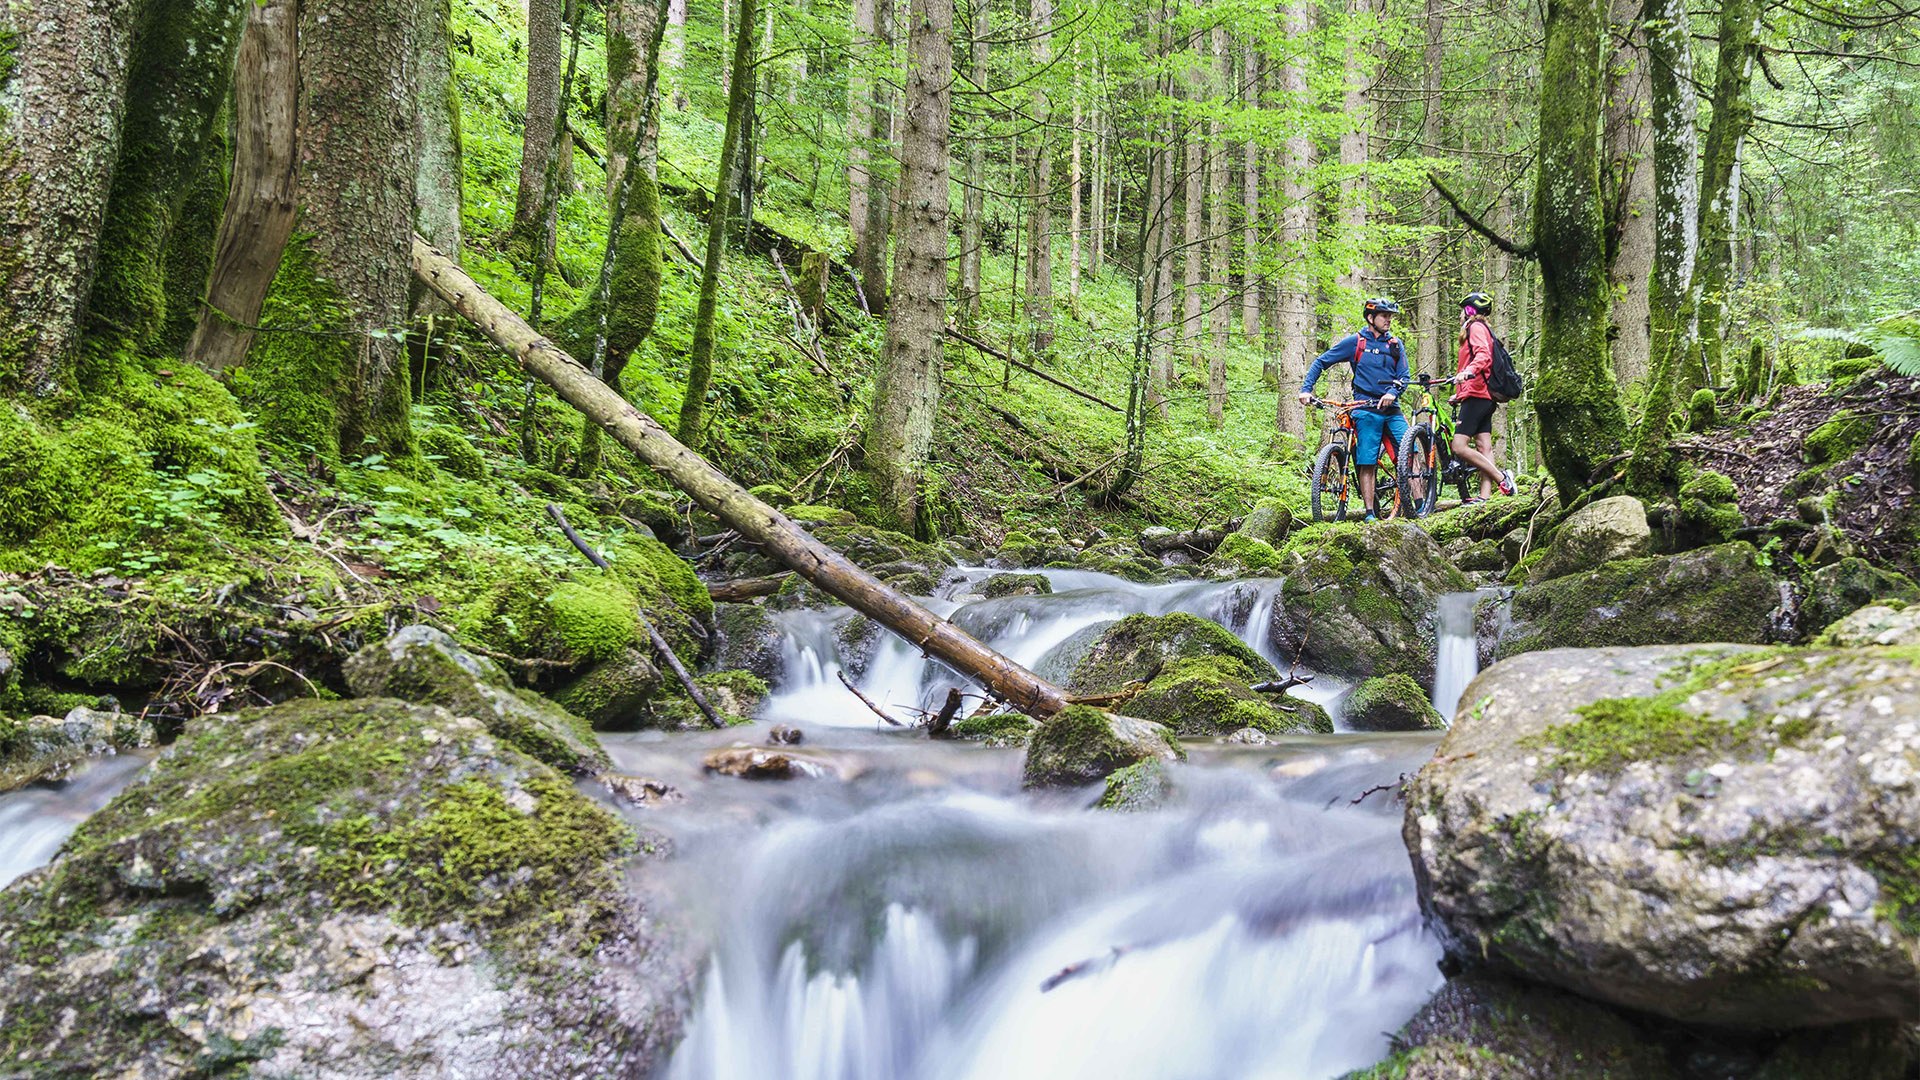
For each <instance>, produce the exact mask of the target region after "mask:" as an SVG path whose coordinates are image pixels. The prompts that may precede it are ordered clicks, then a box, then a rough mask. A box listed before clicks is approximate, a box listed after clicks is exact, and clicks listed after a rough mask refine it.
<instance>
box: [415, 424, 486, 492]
mask: <svg viewBox="0 0 1920 1080" xmlns="http://www.w3.org/2000/svg"><path fill="white" fill-rule="evenodd" d="M420 452H421V453H422V454H424V455H426V458H427V460H429V461H431V462H433V465H434V467H435V468H437V469H439V470H440V471H441V472H444V473H446V474H447V475H448V476H457V477H459V478H460V479H462V480H478V479H480V478H481V477H483V476H485V475H487V459H486V458H485V457H483V456H481V453H480V451H479V450H478V449H476V448H475V447H474V445H473V444H472V443H471V442H468V441H467V436H466V435H465V434H464V433H463V432H461V431H460V430H459V429H457V428H451V427H443V426H434V427H430V428H427V429H426V430H424V431H422V432H420Z"/></svg>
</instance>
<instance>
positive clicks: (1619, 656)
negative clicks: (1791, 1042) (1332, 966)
mask: <svg viewBox="0 0 1920 1080" xmlns="http://www.w3.org/2000/svg"><path fill="white" fill-rule="evenodd" d="M1466 697H1467V698H1468V699H1470V700H1474V701H1477V702H1480V703H1481V704H1480V705H1479V706H1478V707H1476V708H1475V709H1473V710H1471V711H1468V712H1465V713H1462V714H1461V716H1460V717H1459V718H1457V719H1456V720H1455V722H1454V726H1453V728H1452V730H1451V731H1450V732H1449V733H1448V734H1447V736H1446V738H1445V739H1444V740H1442V742H1441V744H1440V746H1439V748H1438V749H1437V751H1436V753H1435V756H1434V758H1433V760H1432V762H1430V763H1429V764H1428V765H1427V766H1426V767H1425V768H1423V769H1422V770H1421V771H1420V773H1419V774H1418V775H1417V776H1416V777H1415V778H1414V780H1413V782H1412V783H1411V784H1409V785H1408V791H1407V819H1406V822H1407V823H1406V838H1407V844H1408V848H1409V850H1411V851H1412V852H1413V854H1414V864H1415V875H1416V878H1417V879H1418V880H1419V882H1420V886H1421V893H1422V902H1423V904H1424V906H1425V907H1426V909H1427V910H1428V912H1429V913H1430V915H1431V916H1432V919H1433V924H1434V926H1435V927H1436V929H1437V930H1438V932H1439V933H1440V934H1441V937H1442V940H1443V941H1444V943H1445V944H1446V946H1447V948H1448V950H1449V952H1451V953H1452V954H1453V955H1454V956H1456V957H1459V958H1462V959H1465V960H1472V961H1476V962H1477V961H1478V960H1480V959H1481V958H1483V957H1484V958H1486V960H1487V961H1488V962H1489V963H1492V964H1494V965H1496V966H1498V967H1500V968H1502V969H1504V970H1508V971H1511V972H1514V973H1517V974H1520V975H1524V976H1526V977H1529V978H1533V979H1537V980H1540V981H1543V982H1547V983H1551V984H1553V985H1556V986H1560V987H1563V988H1565V989H1568V990H1572V991H1574V992H1576V993H1580V994H1583V995H1586V996H1589V997H1593V998H1597V999H1599V1000H1602V1001H1607V1002H1611V1003H1613V1004H1615V1005H1619V1006H1622V1007H1625V1008H1631V1009H1638V1010H1644V1011H1647V1012H1652V1013H1657V1014H1661V1015H1664V1016H1668V1017H1672V1018H1674V1019H1677V1020H1681V1021H1684V1022H1691V1023H1705V1024H1719V1025H1735V1026H1745V1027H1797V1026H1802V1025H1812V1024H1835V1023H1845V1022H1852V1021H1863V1020H1877V1019H1891V1020H1900V1021H1903V1022H1911V1021H1913V1020H1915V1019H1917V1018H1920V870H1917V869H1916V863H1915V860H1914V857H1913V847H1912V844H1913V840H1914V837H1916V836H1920V661H1916V660H1915V659H1914V657H1913V656H1911V655H1909V654H1904V653H1900V652H1895V651H1888V650H1882V649H1800V650H1778V649H1753V648H1743V647H1740V646H1729V645H1720V646H1706V647H1701V646H1658V647H1649V648H1615V649H1588V650H1575V649H1562V650H1555V651H1551V652H1543V653H1530V654H1527V655H1525V656H1521V657H1517V658H1515V659H1512V660H1507V661H1504V662H1502V663H1499V664H1497V665H1495V666H1494V667H1492V668H1490V669H1489V670H1488V671H1486V672H1484V673H1482V675H1481V676H1480V677H1479V678H1478V679H1476V680H1475V681H1474V682H1473V684H1472V685H1471V686H1470V687H1469V688H1468V690H1467V693H1466Z"/></svg>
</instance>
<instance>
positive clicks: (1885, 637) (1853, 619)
mask: <svg viewBox="0 0 1920 1080" xmlns="http://www.w3.org/2000/svg"><path fill="white" fill-rule="evenodd" d="M1818 644H1821V645H1837V646H1862V645H1920V605H1916V606H1914V607H1907V608H1892V607H1887V606H1885V605H1881V604H1870V605H1868V606H1866V607H1863V608H1861V609H1860V610H1858V611H1856V612H1854V613H1853V614H1851V615H1848V616H1847V617H1846V618H1844V619H1841V620H1840V621H1839V622H1837V623H1834V624H1833V625H1832V626H1829V627H1827V629H1826V632H1825V633H1823V634H1821V635H1820V640H1819V642H1818Z"/></svg>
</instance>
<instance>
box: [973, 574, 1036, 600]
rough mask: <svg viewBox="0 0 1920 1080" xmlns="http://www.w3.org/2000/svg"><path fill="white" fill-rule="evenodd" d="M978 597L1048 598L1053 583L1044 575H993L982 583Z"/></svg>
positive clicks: (994, 598)
mask: <svg viewBox="0 0 1920 1080" xmlns="http://www.w3.org/2000/svg"><path fill="white" fill-rule="evenodd" d="M979 591H980V595H981V596H984V597H986V598H987V599H989V600H997V599H999V598H1000V597H1002V596H1049V595H1051V594H1052V593H1053V583H1052V582H1050V581H1048V580H1047V578H1046V575H1044V574H995V575H993V576H992V577H990V578H988V579H987V580H986V581H984V582H982V583H981V585H980V590H979Z"/></svg>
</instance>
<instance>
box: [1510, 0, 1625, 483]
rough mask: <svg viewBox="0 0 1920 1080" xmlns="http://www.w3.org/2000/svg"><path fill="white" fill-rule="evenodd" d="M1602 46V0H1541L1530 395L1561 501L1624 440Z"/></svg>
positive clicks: (1604, 33)
mask: <svg viewBox="0 0 1920 1080" xmlns="http://www.w3.org/2000/svg"><path fill="white" fill-rule="evenodd" d="M1606 41H1607V5H1606V0H1549V3H1548V6H1547V26H1546V55H1545V62H1544V64H1543V65H1542V70H1541V82H1540V86H1541V90H1540V129H1539V130H1540V132H1541V138H1540V159H1539V166H1538V175H1537V177H1536V189H1535V191H1536V194H1535V196H1534V242H1535V244H1536V246H1537V247H1538V250H1539V256H1540V276H1541V284H1542V287H1543V290H1544V292H1545V299H1546V307H1545V310H1544V312H1543V315H1542V326H1541V330H1542V339H1543V340H1542V343H1541V352H1540V377H1539V378H1538V379H1536V380H1534V383H1533V385H1532V387H1531V388H1530V393H1529V396H1530V397H1532V399H1533V408H1534V413H1535V415H1536V416H1537V417H1538V419H1539V423H1540V440H1541V451H1542V456H1543V457H1544V458H1545V460H1546V465H1547V470H1548V471H1549V472H1550V473H1552V474H1553V480H1554V484H1555V486H1556V487H1557V488H1558V489H1559V492H1560V497H1561V499H1562V500H1570V499H1572V498H1573V497H1574V496H1575V495H1578V494H1579V493H1580V492H1582V491H1584V490H1586V488H1587V487H1588V485H1589V484H1591V483H1593V482H1594V480H1595V479H1596V477H1595V475H1594V474H1595V473H1596V472H1598V471H1599V470H1600V468H1601V465H1602V463H1603V462H1605V461H1607V460H1608V459H1610V458H1612V457H1613V456H1614V455H1615V454H1616V453H1617V452H1618V451H1619V449H1620V447H1621V445H1622V444H1623V442H1624V441H1625V437H1626V414H1625V413H1624V412H1623V411H1622V409H1621V406H1620V396H1619V393H1618V391H1617V390H1616V389H1615V388H1614V382H1613V370H1612V358H1611V355H1610V353H1609V352H1608V350H1607V312H1608V307H1609V303H1608V301H1609V300H1610V299H1611V294H1612V288H1611V286H1610V285H1609V283H1608V281H1607V247H1606V235H1605V230H1606V221H1605V215H1604V213H1603V208H1602V206H1601V187H1600V168H1601V163H1600V131H1599V127H1600V118H1601V116H1602V114H1603V112H1604V111H1605V106H1606V71H1605V69H1606V60H1607V57H1608V56H1609V55H1610V54H1611V50H1610V49H1609V48H1607V47H1606ZM1601 479H1604V477H1602V478H1601Z"/></svg>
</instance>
